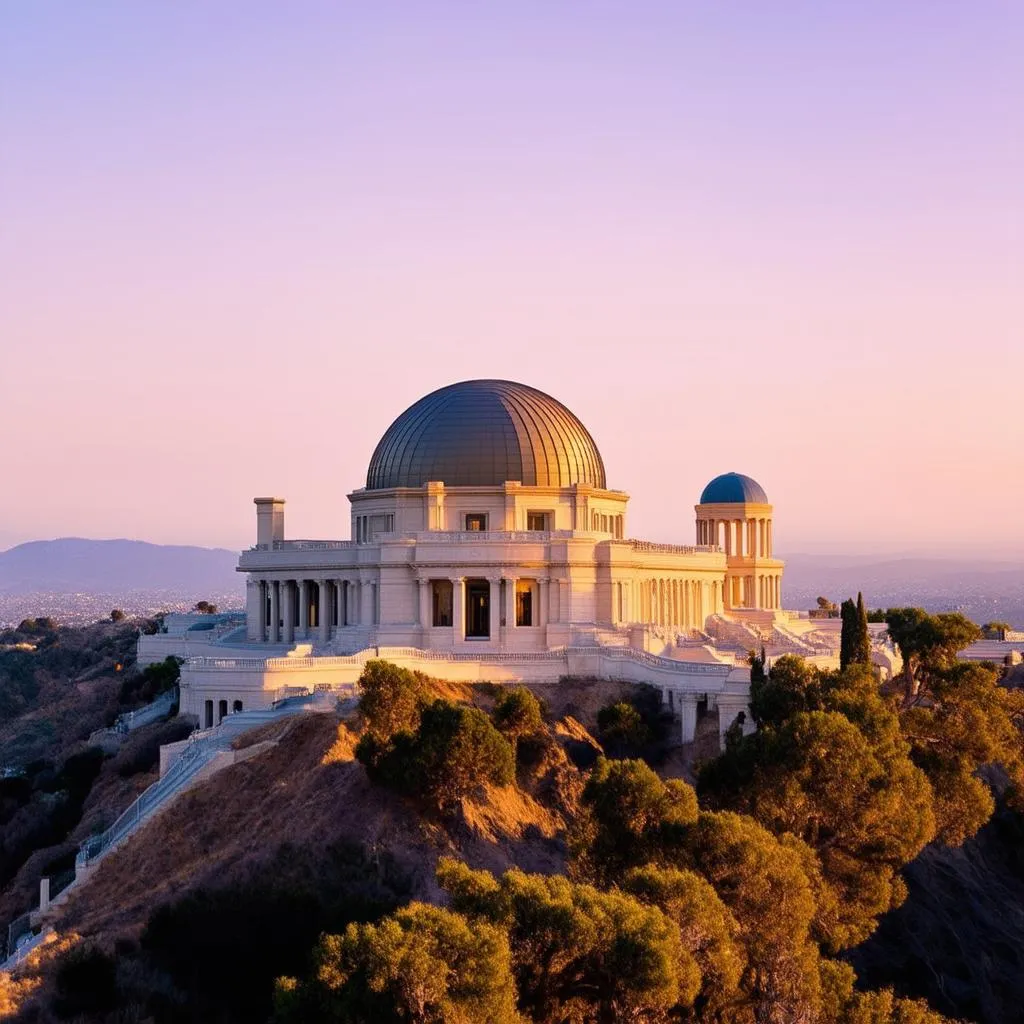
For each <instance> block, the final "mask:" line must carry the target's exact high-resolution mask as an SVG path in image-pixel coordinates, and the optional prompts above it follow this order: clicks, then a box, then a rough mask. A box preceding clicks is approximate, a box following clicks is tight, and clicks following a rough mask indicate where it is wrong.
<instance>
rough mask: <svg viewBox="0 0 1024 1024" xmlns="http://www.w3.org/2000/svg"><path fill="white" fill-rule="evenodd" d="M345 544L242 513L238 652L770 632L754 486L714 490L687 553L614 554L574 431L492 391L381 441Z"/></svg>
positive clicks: (524, 399)
mask: <svg viewBox="0 0 1024 1024" xmlns="http://www.w3.org/2000/svg"><path fill="white" fill-rule="evenodd" d="M348 497H349V501H350V503H351V539H350V540H302V539H292V538H289V537H288V536H287V533H286V530H285V502H284V499H283V498H277V497H262V498H256V499H255V503H256V543H255V545H254V546H253V547H252V548H251V549H250V550H248V551H246V552H244V553H243V554H242V557H241V560H240V562H239V566H238V568H239V571H241V572H244V573H245V574H246V577H247V586H246V595H247V602H246V612H247V639H248V640H249V642H251V643H253V644H266V645H278V644H293V643H295V642H296V641H309V642H312V643H313V644H314V650H315V651H316V652H318V653H325V654H326V653H331V654H347V653H353V652H357V651H360V650H363V649H365V648H367V647H369V646H375V647H400V648H408V647H413V648H419V649H421V650H424V651H447V652H468V651H474V652H477V653H481V654H482V653H495V652H531V651H532V652H537V651H550V650H555V649H560V648H563V647H565V646H567V645H570V644H572V643H573V642H574V640H575V639H576V638H577V637H578V636H579V635H580V634H581V632H582V633H586V634H587V635H588V636H589V637H591V638H594V637H596V638H597V639H598V641H600V642H604V643H619V644H622V643H626V644H630V643H632V644H634V645H635V646H637V647H638V648H642V649H648V648H649V642H648V641H647V640H645V639H644V634H645V633H653V634H655V635H659V634H660V635H663V636H668V635H673V636H675V635H678V634H684V635H685V634H691V633H693V632H695V631H698V632H699V631H703V630H704V628H705V624H706V622H707V620H708V618H709V617H711V616H727V617H737V618H739V619H745V620H747V621H752V622H765V621H771V619H772V618H773V616H774V613H775V611H776V610H777V609H779V607H780V598H781V582H782V569H783V563H782V562H780V561H778V560H777V559H775V558H774V557H773V555H772V506H771V505H770V504H769V502H768V498H767V496H766V495H765V492H764V490H763V489H762V488H761V487H760V485H759V484H757V483H756V482H755V481H754V480H752V479H750V478H749V477H747V476H743V475H742V474H739V473H726V474H724V475H723V476H719V477H716V478H715V479H714V480H712V481H711V482H710V483H709V484H708V485H707V487H705V488H704V491H703V493H702V494H701V497H700V501H699V503H698V504H697V505H696V508H695V512H696V517H695V534H694V543H693V544H692V545H678V544H660V543H654V542H651V541H646V540H636V539H632V538H631V537H630V536H629V530H628V522H627V519H628V509H627V506H628V503H629V497H628V495H626V494H625V493H624V492H622V491H618V490H614V489H612V488H610V487H609V485H608V481H607V479H606V476H605V466H604V461H603V460H602V458H601V453H600V452H599V451H598V448H597V445H596V444H595V443H594V439H593V437H591V435H590V433H589V431H588V430H587V428H586V427H585V426H584V425H583V424H582V423H581V422H580V421H579V419H577V418H576V416H574V415H573V414H572V412H570V411H569V410H568V409H567V408H566V407H565V406H564V405H562V404H561V403H560V402H558V401H556V400H555V399H554V398H552V397H551V396H550V395H546V394H544V393H543V392H541V391H538V390H536V389H535V388H531V387H527V386H526V385H524V384H517V383H513V382H511V381H504V380H471V381H463V382H461V383H458V384H452V385H449V386H448V387H444V388H441V389H440V390H438V391H434V392H432V393H431V394H429V395H427V396H426V397H424V398H421V399H420V400H419V401H418V402H416V403H415V404H414V405H412V406H410V407H409V408H408V409H407V410H406V411H405V412H403V413H402V414H401V415H400V416H399V417H398V419H396V420H395V422H394V423H393V424H392V425H391V426H390V427H389V428H388V430H387V431H386V433H385V434H384V436H383V437H382V438H381V440H380V443H379V444H378V445H377V447H376V450H375V451H374V453H373V456H372V458H371V459H370V464H369V467H368V469H367V472H366V484H365V486H364V487H361V488H359V489H358V490H355V491H353V492H352V493H351V494H350V495H349V496H348Z"/></svg>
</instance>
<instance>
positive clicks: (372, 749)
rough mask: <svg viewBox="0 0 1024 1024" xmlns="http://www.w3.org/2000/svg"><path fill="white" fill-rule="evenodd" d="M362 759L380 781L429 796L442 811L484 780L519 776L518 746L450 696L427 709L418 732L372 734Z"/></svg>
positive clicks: (362, 746)
mask: <svg viewBox="0 0 1024 1024" xmlns="http://www.w3.org/2000/svg"><path fill="white" fill-rule="evenodd" d="M356 757H357V758H358V759H359V761H360V762H361V763H362V764H364V765H365V766H366V768H367V771H368V772H369V774H370V777H371V778H373V779H374V780H375V781H376V782H379V783H382V784H384V785H387V786H390V787H392V788H393V789H397V790H398V791H399V792H402V793H405V794H407V795H409V796H416V797H421V798H425V799H426V800H427V801H429V802H430V803H431V804H433V805H434V806H435V807H437V809H438V810H445V809H449V808H451V807H453V806H454V805H455V804H457V803H458V801H459V800H461V799H462V798H463V797H465V796H469V795H470V794H471V793H473V792H474V791H476V790H478V789H479V788H480V786H481V785H483V784H484V783H492V784H494V785H506V784H508V783H509V782H511V781H512V779H513V778H514V777H515V756H514V754H513V752H512V747H511V746H510V745H509V743H508V741H507V740H505V738H504V737H503V736H502V735H501V733H499V732H498V731H497V729H495V728H494V726H493V725H491V722H490V720H489V719H488V717H487V716H486V715H485V714H484V713H483V712H482V711H480V710H479V709H478V708H470V707H464V706H462V705H460V704H453V703H452V702H451V701H446V700H436V701H434V703H433V704H431V705H430V706H429V707H427V708H426V709H424V711H423V713H422V715H421V716H420V721H419V727H418V728H417V730H416V731H415V732H408V731H403V732H399V733H396V734H394V735H393V736H392V737H391V738H390V740H385V739H381V738H380V737H379V736H377V735H375V734H373V733H368V734H367V735H365V736H364V737H363V738H362V739H361V740H360V741H359V743H358V745H357V746H356Z"/></svg>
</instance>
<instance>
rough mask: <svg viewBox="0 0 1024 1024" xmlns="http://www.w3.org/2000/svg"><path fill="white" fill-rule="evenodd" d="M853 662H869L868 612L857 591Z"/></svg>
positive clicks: (861, 595) (868, 663) (859, 663)
mask: <svg viewBox="0 0 1024 1024" xmlns="http://www.w3.org/2000/svg"><path fill="white" fill-rule="evenodd" d="M853 664H855V665H870V664H871V630H869V629H868V612H867V609H866V608H865V607H864V595H863V594H862V593H861V592H860V591H859V590H858V591H857V631H856V635H855V639H854V644H853Z"/></svg>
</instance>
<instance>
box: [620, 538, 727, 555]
mask: <svg viewBox="0 0 1024 1024" xmlns="http://www.w3.org/2000/svg"><path fill="white" fill-rule="evenodd" d="M626 543H627V544H629V545H630V546H631V547H632V548H633V550H634V551H645V552H648V553H650V554H655V555H709V554H710V555H717V554H721V553H722V549H721V548H720V547H718V545H716V544H659V543H657V542H655V541H653V540H628V541H626Z"/></svg>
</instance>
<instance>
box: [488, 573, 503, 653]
mask: <svg viewBox="0 0 1024 1024" xmlns="http://www.w3.org/2000/svg"><path fill="white" fill-rule="evenodd" d="M487 582H488V583H489V584H490V588H489V592H490V599H489V607H488V609H487V610H488V612H489V613H490V616H489V617H490V622H489V623H488V633H489V636H490V639H491V640H492V641H497V640H498V638H499V637H500V636H501V577H500V576H491V577H490V578H489V579H488V580H487Z"/></svg>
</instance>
